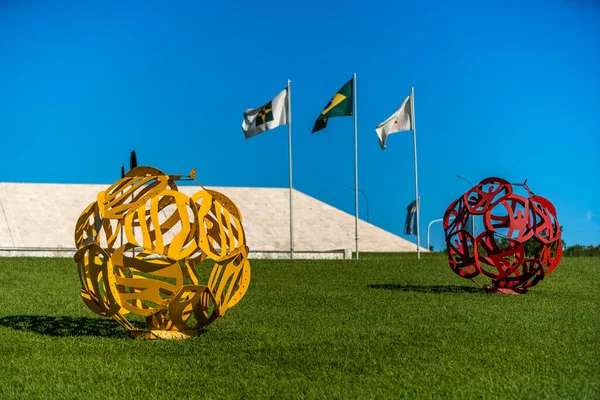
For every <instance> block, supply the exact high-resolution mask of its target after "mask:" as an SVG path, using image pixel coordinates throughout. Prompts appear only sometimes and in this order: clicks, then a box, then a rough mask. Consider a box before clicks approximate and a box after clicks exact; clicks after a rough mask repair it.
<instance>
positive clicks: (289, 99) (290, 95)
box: [287, 79, 294, 260]
mask: <svg viewBox="0 0 600 400" xmlns="http://www.w3.org/2000/svg"><path fill="white" fill-rule="evenodd" d="M291 82H292V81H290V80H289V79H288V84H287V100H288V104H287V106H288V107H287V111H288V114H287V120H288V157H289V165H290V259H292V260H293V259H294V211H293V208H292V191H293V187H292V91H291V85H290V84H291Z"/></svg>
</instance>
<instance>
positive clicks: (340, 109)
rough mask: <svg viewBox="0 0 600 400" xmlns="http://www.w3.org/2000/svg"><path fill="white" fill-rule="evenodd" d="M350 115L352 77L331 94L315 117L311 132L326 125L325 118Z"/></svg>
mask: <svg viewBox="0 0 600 400" xmlns="http://www.w3.org/2000/svg"><path fill="white" fill-rule="evenodd" d="M349 115H352V79H350V80H349V81H348V82H346V84H345V85H344V86H342V88H341V89H340V90H338V92H337V93H336V94H335V96H333V98H332V99H331V100H329V103H327V105H326V106H325V108H324V109H323V111H321V115H319V118H317V121H316V122H315V126H314V128H313V130H312V133H315V132H317V131H320V130H321V129H323V128H325V127H326V126H327V120H328V119H329V118H333V117H346V116H349Z"/></svg>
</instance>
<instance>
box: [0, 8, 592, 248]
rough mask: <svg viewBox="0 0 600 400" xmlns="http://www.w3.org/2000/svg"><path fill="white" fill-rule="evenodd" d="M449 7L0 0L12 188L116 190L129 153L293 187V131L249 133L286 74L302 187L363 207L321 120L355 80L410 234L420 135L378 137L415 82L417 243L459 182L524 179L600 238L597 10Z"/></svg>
mask: <svg viewBox="0 0 600 400" xmlns="http://www.w3.org/2000/svg"><path fill="white" fill-rule="evenodd" d="M59 3H60V5H59ZM449 3H450V2H446V1H420V2H415V1H411V2H402V1H381V2H377V1H370V2H364V1H348V0H344V1H329V2H323V1H312V0H308V1H296V2H291V1H290V2H285V1H276V2H264V1H263V2H259V3H257V2H247V1H241V0H240V1H215V2H146V1H144V2H119V4H116V2H97V1H94V2H91V1H90V2H86V1H72V2H68V1H64V2H41V1H34V0H30V1H17V0H14V1H11V0H3V1H0V135H1V137H2V147H3V150H4V151H3V155H2V157H0V181H18V182H61V183H110V182H112V181H114V180H116V179H118V178H119V177H120V166H121V164H126V165H127V163H128V161H129V152H130V151H131V150H133V149H135V150H136V152H137V155H138V160H139V163H140V164H146V165H153V166H155V167H158V168H160V169H162V170H164V171H167V172H169V173H186V172H188V171H189V170H191V168H193V167H196V168H197V169H198V178H199V180H200V181H201V182H202V183H203V184H206V185H220V186H266V187H287V185H288V164H287V157H288V155H287V130H286V129H285V127H281V128H278V129H276V130H273V131H269V132H266V133H264V134H261V135H259V136H257V137H255V138H252V139H248V140H246V139H245V138H244V135H243V134H242V131H241V127H240V126H241V122H242V112H243V111H244V110H245V109H247V108H254V107H259V106H261V105H262V104H264V103H266V102H267V101H268V100H270V99H271V98H272V97H273V96H275V95H276V94H277V93H278V92H279V91H280V90H282V89H283V88H284V87H285V85H286V82H287V79H291V80H292V99H293V103H292V107H293V123H294V125H293V147H294V153H293V156H294V187H295V188H296V189H298V190H300V191H302V192H305V193H307V194H309V195H311V196H314V197H316V198H318V199H320V200H322V201H325V202H327V203H329V204H332V205H334V206H336V207H338V208H341V209H342V210H345V211H347V212H349V213H351V214H353V213H354V194H353V192H352V191H351V190H349V189H348V187H350V186H353V184H354V164H353V162H354V161H353V160H354V158H353V157H354V155H353V136H352V128H353V121H352V118H335V119H331V120H330V122H329V125H328V127H327V128H326V129H325V130H323V131H321V132H319V133H317V134H314V135H311V133H310V132H311V129H312V126H313V124H314V121H315V119H316V117H317V116H318V115H319V113H320V111H321V110H322V109H323V107H324V106H325V104H326V103H327V102H328V101H329V99H330V98H331V96H332V95H333V94H334V93H335V92H336V91H337V90H338V89H339V88H340V87H341V86H342V85H343V84H344V83H345V82H346V81H348V80H349V79H350V78H351V76H352V74H353V73H355V72H356V73H357V86H358V87H357V93H358V97H357V99H358V128H359V138H358V142H359V180H360V182H359V187H360V189H361V190H362V191H364V192H365V194H366V195H367V196H368V200H369V208H370V220H371V222H372V223H374V224H376V225H378V226H380V227H382V228H384V229H386V230H389V231H391V232H394V233H397V234H401V233H402V228H403V224H404V218H405V212H406V206H407V205H408V203H410V202H411V201H412V200H413V199H414V182H413V158H412V157H413V153H412V135H411V133H410V132H404V133H398V134H394V135H393V136H391V137H390V138H389V139H388V142H387V145H388V148H387V149H386V150H385V151H382V150H381V149H380V147H379V145H378V142H377V135H376V133H375V130H374V128H375V126H376V125H377V124H378V123H379V122H381V121H383V120H384V119H386V118H387V117H388V116H389V115H390V114H391V113H392V112H393V111H394V110H395V109H396V108H397V107H398V106H399V105H400V104H401V102H402V101H403V99H404V98H405V97H406V96H407V95H408V94H409V92H410V88H411V86H414V87H415V114H416V124H417V146H418V162H419V189H420V196H421V230H422V236H423V238H422V243H423V244H424V242H425V233H426V228H427V223H428V222H429V221H431V220H432V219H435V218H440V217H441V216H442V215H443V213H444V210H445V209H446V207H447V206H448V205H449V204H450V202H451V201H452V200H454V199H455V198H457V197H458V196H459V195H461V194H462V193H463V192H464V191H466V190H467V189H468V188H469V185H467V183H466V182H464V181H461V180H459V179H457V178H456V177H455V174H460V175H463V176H464V177H466V178H468V179H469V180H471V181H472V182H473V183H476V182H477V181H479V180H481V179H483V178H486V177H488V176H499V177H502V178H504V179H507V180H509V181H511V182H522V181H524V180H525V179H528V183H529V185H530V187H531V189H532V190H533V191H534V192H536V194H539V195H542V196H545V197H547V198H548V199H549V200H550V201H552V202H553V203H554V204H555V206H556V208H557V211H558V218H559V221H560V224H561V225H563V226H564V236H563V238H564V239H565V241H566V242H567V244H568V245H569V244H575V243H580V244H598V243H600V180H599V176H600V157H599V151H600V137H599V136H600V112H599V111H598V110H600V3H598V2H597V1H592V0H568V1H567V0H564V1H560V0H550V1H525V2H523V1H498V2H492V1H489V2H488V1H486V2H481V1H463V2H452V5H450V4H449ZM360 201H361V204H360V215H361V218H366V203H365V202H364V201H363V197H362V196H361V198H360ZM242 211H243V210H242ZM409 239H411V240H414V237H409ZM432 244H433V245H435V246H436V247H437V248H440V247H442V246H443V233H442V230H441V227H440V225H439V224H437V225H434V227H433V230H432Z"/></svg>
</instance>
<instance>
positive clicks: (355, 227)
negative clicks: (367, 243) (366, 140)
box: [352, 73, 418, 260]
mask: <svg viewBox="0 0 600 400" xmlns="http://www.w3.org/2000/svg"><path fill="white" fill-rule="evenodd" d="M352 86H353V87H352V98H353V100H354V102H353V103H354V110H353V112H352V114H353V115H354V188H355V189H356V190H355V191H354V210H355V212H354V214H355V217H354V238H355V240H356V259H357V260H358V132H357V130H358V124H357V119H358V116H357V115H356V114H357V113H356V73H354V76H353V78H352ZM417 218H418V217H417Z"/></svg>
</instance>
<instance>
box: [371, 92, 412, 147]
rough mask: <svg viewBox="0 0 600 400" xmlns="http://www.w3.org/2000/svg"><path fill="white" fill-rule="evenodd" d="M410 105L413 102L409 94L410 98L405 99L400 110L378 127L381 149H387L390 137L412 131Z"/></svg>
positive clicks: (376, 129)
mask: <svg viewBox="0 0 600 400" xmlns="http://www.w3.org/2000/svg"><path fill="white" fill-rule="evenodd" d="M410 103H411V100H410V94H409V95H408V97H407V98H406V99H404V102H403V103H402V105H401V106H400V108H399V109H397V110H396V112H395V113H393V114H392V116H391V117H389V118H388V119H386V120H385V121H383V122H382V123H380V124H379V125H377V128H375V131H376V132H377V136H379V145H380V146H381V149H385V141H386V139H387V137H388V135H391V134H392V133H396V132H400V131H410V130H411V129H412V118H411V104H410Z"/></svg>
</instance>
